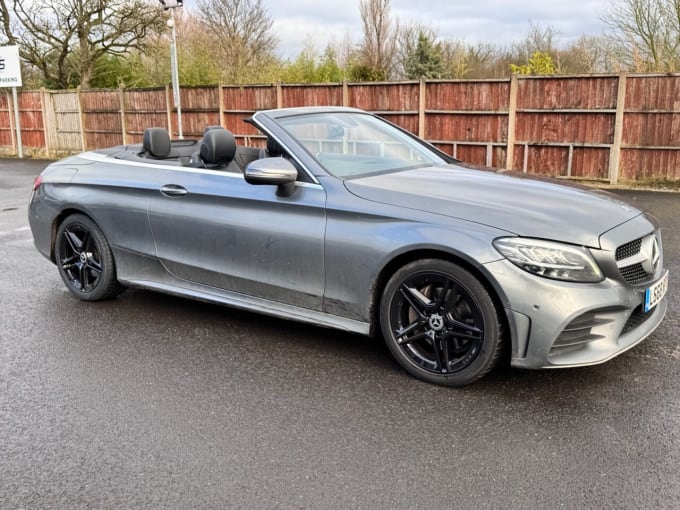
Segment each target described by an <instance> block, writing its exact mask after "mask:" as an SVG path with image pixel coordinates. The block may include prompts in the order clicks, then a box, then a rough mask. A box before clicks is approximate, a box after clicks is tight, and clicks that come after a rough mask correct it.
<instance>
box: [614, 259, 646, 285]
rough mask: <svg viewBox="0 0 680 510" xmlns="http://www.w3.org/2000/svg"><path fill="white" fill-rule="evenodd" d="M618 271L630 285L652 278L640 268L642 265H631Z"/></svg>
mask: <svg viewBox="0 0 680 510" xmlns="http://www.w3.org/2000/svg"><path fill="white" fill-rule="evenodd" d="M619 271H620V272H621V276H623V279H624V280H626V281H627V282H628V283H630V284H632V285H636V284H638V283H642V282H644V281H645V280H649V279H650V278H651V277H652V276H653V275H651V274H649V273H648V272H647V271H645V270H644V269H643V268H642V264H633V265H632V266H627V267H622V268H620V269H619Z"/></svg>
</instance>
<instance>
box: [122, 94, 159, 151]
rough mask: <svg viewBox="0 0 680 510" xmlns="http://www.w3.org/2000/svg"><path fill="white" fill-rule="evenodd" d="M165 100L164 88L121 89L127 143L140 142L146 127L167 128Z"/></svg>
mask: <svg viewBox="0 0 680 510" xmlns="http://www.w3.org/2000/svg"><path fill="white" fill-rule="evenodd" d="M167 100H168V98H167V96H166V89H165V88H162V89H160V88H154V89H143V90H124V91H123V104H124V105H125V133H126V142H127V143H141V142H142V137H143V135H144V130H145V129H146V128H148V127H163V128H166V129H168V102H167Z"/></svg>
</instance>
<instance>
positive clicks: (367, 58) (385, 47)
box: [359, 0, 398, 80]
mask: <svg viewBox="0 0 680 510" xmlns="http://www.w3.org/2000/svg"><path fill="white" fill-rule="evenodd" d="M359 13H360V15H361V23H362V26H363V31H364V40H363V43H362V45H361V56H362V65H363V66H365V67H366V68H367V70H368V71H369V74H370V75H371V79H373V80H386V79H388V78H390V77H391V75H392V71H393V69H394V65H395V55H396V48H397V45H396V34H397V31H398V26H397V25H398V24H397V23H396V22H395V21H393V20H392V15H391V13H390V0H359Z"/></svg>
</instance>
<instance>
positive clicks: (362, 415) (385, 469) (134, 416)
mask: <svg viewBox="0 0 680 510" xmlns="http://www.w3.org/2000/svg"><path fill="white" fill-rule="evenodd" d="M44 165H45V162H40V161H26V162H17V161H10V160H4V161H2V160H0V254H1V256H0V508H2V509H13V508H68V509H72V508H112V509H119V508H246V509H259V508H262V509H265V508H266V509H270V508H311V509H324V508H341V509H345V508H366V509H382V508H385V509H395V508H399V509H402V508H403V509H418V508H427V509H440V508H441V509H444V508H447V509H448V508H474V509H484V508H509V509H514V508H518V509H526V508H597V509H602V508H617V509H620V508H631V509H641V508H654V509H658V508H669V509H671V508H672V509H677V508H680V370H679V368H680V314H679V313H678V310H679V301H680V291H679V284H678V281H679V278H680V260H679V257H678V253H680V195H678V194H672V193H653V192H625V193H624V192H621V193H622V194H625V195H626V196H628V197H629V198H631V199H634V200H636V201H637V202H638V203H639V204H640V206H642V207H648V208H650V209H651V210H652V211H654V212H655V213H656V214H657V215H658V216H659V217H660V219H661V222H662V225H663V232H664V236H665V237H664V242H665V253H666V265H667V266H669V267H670V269H671V288H670V291H669V299H670V307H669V313H668V315H667V317H666V320H665V322H664V323H663V324H662V325H661V327H660V328H659V329H658V330H657V331H656V333H655V334H654V335H652V336H651V337H650V338H648V339H647V340H646V341H645V342H644V343H642V344H641V345H640V346H638V347H636V348H634V349H632V350H631V351H629V352H628V353H626V354H624V355H622V356H620V357H618V358H616V359H614V360H612V361H611V362H609V363H607V364H605V365H601V366H597V367H589V368H582V369H571V370H559V371H541V372H531V371H520V370H514V369H510V368H504V369H501V370H498V371H496V372H494V373H493V374H492V375H491V376H490V377H488V378H486V379H484V380H483V381H481V382H479V383H477V384H475V385H473V386H470V387H466V388H464V389H447V388H440V387H436V386H431V385H428V384H425V383H421V382H419V381H417V380H415V379H413V378H411V377H409V376H408V375H406V373H405V372H404V371H403V370H401V369H400V368H399V367H398V366H397V365H396V363H395V362H393V361H392V360H391V359H390V357H389V355H388V352H387V350H386V348H385V347H384V346H383V344H382V343H381V342H379V341H371V340H368V339H365V338H363V337H359V336H354V335H349V334H345V333H340V332H335V331H329V330H326V329H320V328H315V327H311V326H305V325H300V324H295V323H292V322H286V321H282V320H276V319H271V318H265V317H262V316H258V315H254V314H250V313H246V312H240V311H235V310H232V309H229V308H223V307H218V306H211V305H206V304H203V303H197V302H192V301H186V300H182V299H178V298H173V297H168V296H163V295H160V294H155V293H152V292H144V291H128V292H126V293H125V294H123V295H122V296H121V297H119V298H118V299H115V300H113V301H109V302H103V303H85V302H80V301H77V300H76V299H74V298H73V297H71V296H70V294H69V293H68V292H67V291H66V289H65V287H64V285H63V284H62V282H61V279H60V278H59V276H58V274H57V270H56V268H55V267H54V266H52V265H51V264H50V263H49V262H48V261H47V260H46V259H44V258H43V257H42V256H41V255H39V254H38V252H37V251H36V250H35V249H34V247H33V244H32V238H31V233H30V230H29V229H28V222H27V219H26V206H27V201H28V198H29V194H30V186H31V183H32V180H33V177H34V176H35V175H37V174H38V173H39V171H40V170H41V169H42V167H43V166H44Z"/></svg>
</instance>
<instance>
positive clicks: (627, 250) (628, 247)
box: [616, 238, 642, 262]
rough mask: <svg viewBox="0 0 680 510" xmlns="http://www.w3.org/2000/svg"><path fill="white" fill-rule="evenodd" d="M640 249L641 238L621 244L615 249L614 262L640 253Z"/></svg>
mask: <svg viewBox="0 0 680 510" xmlns="http://www.w3.org/2000/svg"><path fill="white" fill-rule="evenodd" d="M641 247H642V238H640V239H636V240H635V241H631V242H629V243H626V244H622V245H621V246H619V247H618V248H616V261H617V262H618V261H619V260H623V259H627V258H629V257H632V256H633V255H637V254H638V253H640V248H641Z"/></svg>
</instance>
